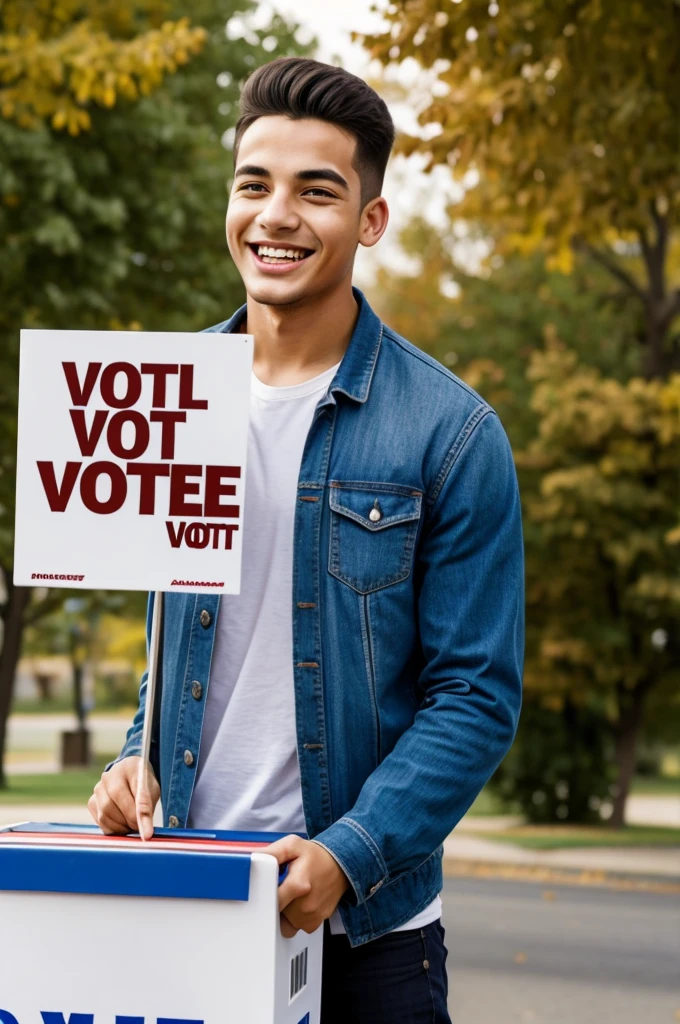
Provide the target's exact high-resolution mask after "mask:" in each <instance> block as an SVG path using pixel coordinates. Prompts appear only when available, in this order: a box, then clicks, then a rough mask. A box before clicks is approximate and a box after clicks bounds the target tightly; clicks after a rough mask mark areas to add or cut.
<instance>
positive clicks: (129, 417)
mask: <svg viewBox="0 0 680 1024" xmlns="http://www.w3.org/2000/svg"><path fill="white" fill-rule="evenodd" d="M126 423H131V424H132V425H133V427H134V431H135V439H134V441H133V443H132V445H131V446H130V447H129V448H126V447H125V445H124V444H123V427H124V426H125V424H126ZM150 436H151V435H150V430H149V424H148V421H147V420H146V419H145V418H144V416H142V414H141V412H135V410H134V409H133V410H132V411H131V412H117V413H114V415H113V416H112V417H111V422H110V423H109V428H108V430H107V432H106V437H107V440H108V442H109V448H110V449H111V454H112V455H115V456H116V458H118V459H138V458H139V456H140V455H143V454H144V452H145V451H146V449H147V448H148V447H149V440H150Z"/></svg>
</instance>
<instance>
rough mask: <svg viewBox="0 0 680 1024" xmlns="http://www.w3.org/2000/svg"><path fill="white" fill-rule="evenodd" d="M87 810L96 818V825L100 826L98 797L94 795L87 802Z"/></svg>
mask: <svg viewBox="0 0 680 1024" xmlns="http://www.w3.org/2000/svg"><path fill="white" fill-rule="evenodd" d="M87 809H88V811H89V812H90V814H91V815H92V817H93V818H94V823H95V825H98V824H99V808H98V807H97V797H96V796H95V795H94V793H93V794H92V796H91V797H90V799H89V800H88V801H87Z"/></svg>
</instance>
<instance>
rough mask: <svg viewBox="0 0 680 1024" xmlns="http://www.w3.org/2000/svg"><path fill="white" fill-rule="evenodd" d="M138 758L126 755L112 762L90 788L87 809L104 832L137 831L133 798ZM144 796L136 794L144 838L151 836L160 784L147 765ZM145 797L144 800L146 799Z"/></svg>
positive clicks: (136, 780)
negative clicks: (147, 784) (91, 788)
mask: <svg viewBox="0 0 680 1024" xmlns="http://www.w3.org/2000/svg"><path fill="white" fill-rule="evenodd" d="M141 760H142V759H141V757H126V758H124V759H123V760H122V761H119V762H118V764H114V766H113V768H111V769H110V770H109V771H108V772H104V773H103V774H102V777H101V780H100V781H99V782H98V783H97V785H96V786H95V787H94V792H93V794H92V796H91V797H90V799H89V801H88V804H87V809H88V810H89V812H90V814H91V815H92V817H93V818H94V820H95V821H96V822H97V824H98V825H99V827H100V829H101V830H102V832H104V833H105V834H106V835H125V834H126V833H127V832H136V831H137V807H136V804H135V798H136V794H137V782H138V779H139V765H140V762H141ZM147 778H148V782H149V787H148V789H149V792H148V795H145V794H142V796H141V797H140V805H139V812H140V818H141V823H142V825H143V828H144V838H145V839H149V838H150V837H151V836H152V835H153V812H154V808H155V806H156V804H157V803H158V798H159V797H160V795H161V790H160V786H159V785H158V782H157V781H156V779H155V777H154V774H153V772H152V771H151V768H150V767H149V769H148V772H147ZM147 796H148V799H147Z"/></svg>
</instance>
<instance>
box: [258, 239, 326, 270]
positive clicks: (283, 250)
mask: <svg viewBox="0 0 680 1024" xmlns="http://www.w3.org/2000/svg"><path fill="white" fill-rule="evenodd" d="M248 247H249V248H250V249H251V250H252V251H253V253H254V254H255V256H256V257H257V259H258V260H259V261H260V262H261V263H266V264H270V265H271V266H276V265H281V266H283V265H285V264H293V263H304V261H305V260H306V259H308V258H309V257H310V256H312V255H313V254H314V250H313V249H302V248H298V247H297V246H295V247H290V246H280V247H279V246H276V247H274V246H271V245H257V244H256V243H253V242H248Z"/></svg>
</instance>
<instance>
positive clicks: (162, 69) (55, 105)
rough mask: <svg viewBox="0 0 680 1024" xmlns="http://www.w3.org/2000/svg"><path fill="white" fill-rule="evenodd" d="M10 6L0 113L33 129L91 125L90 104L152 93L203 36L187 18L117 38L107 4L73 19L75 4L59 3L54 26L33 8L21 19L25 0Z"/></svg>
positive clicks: (0, 63) (0, 57)
mask: <svg viewBox="0 0 680 1024" xmlns="http://www.w3.org/2000/svg"><path fill="white" fill-rule="evenodd" d="M9 6H10V7H12V8H15V10H14V16H13V17H9V16H8V14H7V12H3V14H4V18H3V28H7V27H8V26H11V28H12V31H5V32H3V33H2V34H0V114H2V117H3V118H5V119H7V120H13V121H15V122H16V123H17V124H18V125H20V126H21V127H23V128H28V129H31V128H36V127H38V126H39V125H40V124H43V123H48V124H50V125H51V126H52V128H55V129H57V130H62V129H63V130H66V131H68V132H69V134H71V135H78V134H79V133H80V132H81V131H86V130H87V129H89V128H90V126H91V116H90V111H91V109H92V106H93V104H94V105H98V106H100V107H107V108H110V107H113V106H114V105H115V104H116V103H117V102H119V101H120V100H133V101H134V100H136V99H137V98H138V97H140V96H145V95H148V94H149V93H151V92H152V91H153V90H154V89H155V88H157V87H158V86H159V85H160V84H161V82H162V81H163V79H164V78H165V76H166V75H170V74H173V73H174V72H175V71H176V70H177V68H178V67H180V65H182V64H186V62H187V61H188V60H189V59H190V58H191V57H192V56H194V55H195V54H197V53H199V51H200V50H201V48H202V46H203V44H204V42H205V38H206V33H205V30H204V29H202V28H193V27H191V25H190V24H189V20H188V19H187V18H182V19H180V20H179V21H175V22H172V21H164V22H162V23H161V24H159V25H158V26H157V27H150V28H148V29H147V30H146V31H142V32H140V33H139V34H137V35H133V36H132V37H131V38H118V37H116V36H114V35H112V34H110V32H109V31H107V27H106V22H107V19H106V18H103V17H102V15H103V14H106V13H107V10H106V7H107V5H105V4H104V5H103V8H104V10H103V11H102V10H100V11H99V18H98V19H96V18H95V19H93V20H76V21H69V14H70V12H69V10H68V8H70V7H72V6H73V5H72V4H62V5H56V7H55V10H56V14H55V16H54V17H55V18H56V23H55V22H54V19H53V22H51V23H50V25H51V26H52V28H51V31H50V30H48V23H47V22H46V20H45V19H44V18H43V19H42V21H41V20H40V19H37V18H36V13H35V10H33V11H30V10H29V11H28V13H27V14H26V17H25V19H24V20H23V21H22V20H21V19H20V18H19V17H18V12H17V10H16V8H18V7H19V6H23V8H24V9H25V8H26V5H17V4H13V5H9ZM36 6H37V7H39V6H40V5H36ZM93 6H94V7H96V6H97V5H93ZM120 6H121V7H125V6H128V7H129V6H130V5H125V4H121V5H120ZM155 6H156V7H158V5H155ZM118 18H119V19H120V13H119V14H118ZM55 27H56V28H60V29H61V31H59V32H55ZM41 31H42V34H41Z"/></svg>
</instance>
